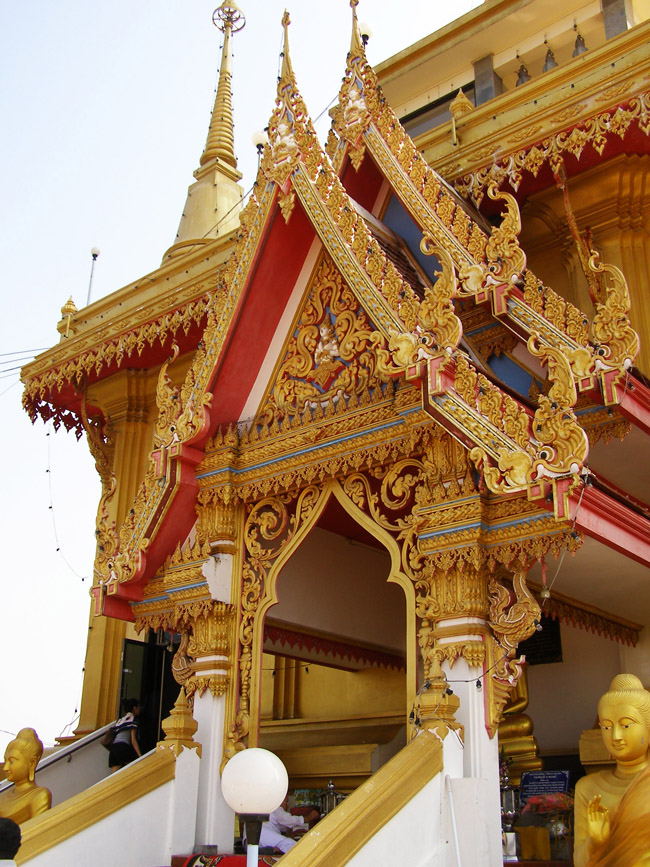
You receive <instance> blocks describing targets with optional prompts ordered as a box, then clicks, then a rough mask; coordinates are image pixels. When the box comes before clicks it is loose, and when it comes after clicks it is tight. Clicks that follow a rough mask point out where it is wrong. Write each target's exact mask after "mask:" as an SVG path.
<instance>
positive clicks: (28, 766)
mask: <svg viewBox="0 0 650 867" xmlns="http://www.w3.org/2000/svg"><path fill="white" fill-rule="evenodd" d="M42 755H43V744H42V743H41V741H40V740H39V738H38V735H37V734H36V732H35V731H34V729H29V728H27V729H21V730H20V731H19V732H18V734H17V735H16V737H15V738H14V739H13V741H10V742H9V743H8V744H7V749H6V750H5V763H4V772H5V776H6V778H7V780H9V782H11V783H15V784H17V783H24V782H25V781H29V782H30V783H33V782H34V773H35V771H36V765H37V764H38V762H39V760H40V758H41V756H42Z"/></svg>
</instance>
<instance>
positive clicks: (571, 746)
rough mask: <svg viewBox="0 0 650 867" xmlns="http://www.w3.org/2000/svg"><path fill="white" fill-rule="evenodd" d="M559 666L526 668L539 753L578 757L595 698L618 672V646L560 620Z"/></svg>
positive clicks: (593, 712) (592, 716)
mask: <svg viewBox="0 0 650 867" xmlns="http://www.w3.org/2000/svg"><path fill="white" fill-rule="evenodd" d="M560 634H561V638H562V659H563V661H562V662H554V663H549V664H547V665H531V666H530V667H529V668H528V686H529V692H530V702H529V704H528V708H527V709H526V711H525V712H526V713H527V714H528V715H529V716H530V717H531V719H532V720H533V722H534V724H535V731H534V734H535V737H536V738H537V743H538V744H539V747H540V750H541V752H542V753H547V754H554V753H577V752H578V741H579V739H580V734H581V733H582V731H583V729H590V728H592V726H593V725H594V722H595V720H596V713H597V711H596V707H597V705H598V699H599V698H600V696H601V695H602V694H603V693H604V692H606V691H607V688H608V687H609V684H610V681H611V679H612V678H613V677H614V676H615V675H617V674H619V673H620V671H621V662H620V645H619V644H617V642H615V641H612V640H611V639H609V638H603V637H601V636H600V635H595V634H594V633H592V632H586V631H585V630H584V629H579V628H578V627H575V626H571V625H570V624H567V623H564V622H562V623H561V624H560Z"/></svg>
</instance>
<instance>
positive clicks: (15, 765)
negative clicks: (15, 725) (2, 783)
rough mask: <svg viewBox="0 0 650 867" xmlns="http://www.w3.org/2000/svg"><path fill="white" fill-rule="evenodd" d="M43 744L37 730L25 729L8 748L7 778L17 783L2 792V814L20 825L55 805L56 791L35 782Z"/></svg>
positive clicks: (5, 763)
mask: <svg viewBox="0 0 650 867" xmlns="http://www.w3.org/2000/svg"><path fill="white" fill-rule="evenodd" d="M42 755H43V744H42V743H41V741H40V740H39V739H38V735H37V734H36V732H35V731H34V729H29V728H27V729H21V730H20V731H19V732H18V734H17V735H16V737H15V738H14V740H13V741H10V743H8V744H7V749H6V750H5V761H4V772H5V777H6V778H7V780H9V782H11V783H13V784H14V785H13V786H12V787H11V788H9V789H6V790H5V791H4V792H3V793H2V794H1V795H0V816H2V817H3V818H5V819H13V820H14V822H17V823H18V824H19V825H22V824H23V822H26V821H27V820H28V819H32V818H33V817H34V816H38V815H39V813H44V812H45V811H46V810H49V809H50V807H51V806H52V793H51V792H50V790H49V789H46V788H44V787H43V786H37V785H36V783H35V782H34V773H35V771H36V765H37V764H38V762H39V759H40V758H41V756H42Z"/></svg>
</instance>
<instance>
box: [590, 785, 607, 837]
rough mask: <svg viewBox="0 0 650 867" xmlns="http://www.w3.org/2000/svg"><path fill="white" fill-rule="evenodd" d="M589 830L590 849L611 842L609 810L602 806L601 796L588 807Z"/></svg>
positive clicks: (593, 799) (592, 800) (597, 796)
mask: <svg viewBox="0 0 650 867" xmlns="http://www.w3.org/2000/svg"><path fill="white" fill-rule="evenodd" d="M587 828H588V834H589V844H590V848H592V849H593V848H595V847H596V846H600V845H601V844H602V843H605V842H606V841H607V840H609V831H610V828H609V810H608V809H607V807H605V806H604V805H603V804H601V796H600V795H596V797H595V798H592V799H591V801H589V804H588V806H587Z"/></svg>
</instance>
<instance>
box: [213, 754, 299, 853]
mask: <svg viewBox="0 0 650 867" xmlns="http://www.w3.org/2000/svg"><path fill="white" fill-rule="evenodd" d="M288 788H289V777H288V775H287V769H286V768H285V766H284V765H283V764H282V762H281V761H280V759H279V758H278V757H277V756H276V755H275V754H274V753H271V752H269V750H262V749H259V748H258V747H250V748H249V749H247V750H242V751H241V752H239V753H236V754H235V755H234V756H233V757H232V758H231V759H230V761H229V762H228V764H227V765H226V767H225V768H224V769H223V774H222V775H221V791H222V793H223V796H224V798H225V801H226V803H227V804H228V806H229V807H230V808H231V809H233V810H234V811H235V812H236V813H239V818H240V821H243V822H244V824H245V825H246V843H247V847H246V867H257V862H258V858H259V843H260V833H261V830H262V822H266V821H267V819H268V818H269V813H272V812H273V810H275V808H276V807H279V806H280V804H281V803H282V802H283V801H284V797H285V795H286V794H287V789H288Z"/></svg>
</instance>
